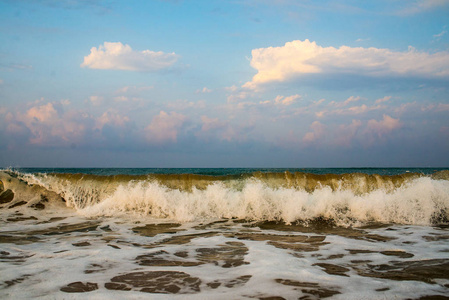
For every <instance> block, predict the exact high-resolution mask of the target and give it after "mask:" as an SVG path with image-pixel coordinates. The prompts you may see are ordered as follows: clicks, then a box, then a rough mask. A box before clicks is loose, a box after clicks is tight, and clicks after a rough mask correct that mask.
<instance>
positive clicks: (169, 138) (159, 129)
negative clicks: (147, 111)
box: [146, 111, 187, 144]
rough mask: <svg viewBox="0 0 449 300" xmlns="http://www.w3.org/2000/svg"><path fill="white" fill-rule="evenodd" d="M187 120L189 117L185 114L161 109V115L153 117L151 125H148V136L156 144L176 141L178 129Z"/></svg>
mask: <svg viewBox="0 0 449 300" xmlns="http://www.w3.org/2000/svg"><path fill="white" fill-rule="evenodd" d="M186 121H187V117H186V116H185V115H183V114H178V113H176V112H170V113H166V112H165V111H161V112H160V113H159V115H157V116H155V117H153V120H152V121H151V123H150V125H148V126H147V128H146V132H147V138H148V140H149V141H150V142H155V143H156V144H164V143H167V142H173V143H175V142H176V141H177V137H178V131H179V129H181V127H182V125H183V124H184V123H185V122H186Z"/></svg>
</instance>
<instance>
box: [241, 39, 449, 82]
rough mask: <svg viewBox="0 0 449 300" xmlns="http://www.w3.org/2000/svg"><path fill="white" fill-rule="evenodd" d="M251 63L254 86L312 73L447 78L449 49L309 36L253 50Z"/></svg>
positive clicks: (448, 74)
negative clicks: (332, 42)
mask: <svg viewBox="0 0 449 300" xmlns="http://www.w3.org/2000/svg"><path fill="white" fill-rule="evenodd" d="M251 66H252V67H253V68H254V69H256V70H257V74H256V75H254V77H253V79H252V81H250V82H247V83H245V84H244V85H243V87H245V88H251V89H256V88H258V87H259V86H260V85H262V84H265V83H270V82H283V81H287V80H290V79H292V78H295V77H298V76H306V75H310V74H357V75H363V76H372V77H381V76H401V77H426V78H447V77H449V52H446V51H443V52H437V53H432V54H431V53H426V52H419V51H416V50H415V49H414V48H413V47H409V49H408V51H405V52H397V51H392V50H389V49H380V48H373V47H371V48H362V47H348V46H341V47H340V48H334V47H321V46H319V45H317V44H316V42H311V41H309V40H308V39H306V40H304V41H299V40H296V41H292V42H288V43H286V44H285V45H284V46H281V47H268V48H260V49H254V50H252V58H251Z"/></svg>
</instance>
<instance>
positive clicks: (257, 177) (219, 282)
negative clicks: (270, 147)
mask: <svg viewBox="0 0 449 300" xmlns="http://www.w3.org/2000/svg"><path fill="white" fill-rule="evenodd" d="M0 181H1V183H0V216H1V219H0V268H1V272H0V298H2V299H3V298H11V299H27V298H28V299H29V298H33V299H35V298H42V299H48V298H52V299H53V298H55V299H66V298H83V299H84V298H86V297H89V298H92V299H124V298H132V299H136V298H139V299H140V298H143V297H146V296H150V297H151V298H155V299H173V298H174V299H176V298H179V299H199V298H200V299H320V298H329V299H362V298H363V299H445V298H441V297H446V296H447V295H448V294H449V272H447V270H449V169H447V168H332V169H331V168H312V169H302V168H296V169H292V168H278V169H273V168H269V169H263V168H182V169H181V168H180V169H163V168H162V169H155V168H153V169H145V168H86V169H83V168H75V169H68V168H66V169H51V168H16V169H11V168H5V169H3V170H0ZM147 293H149V294H147ZM429 297H433V298H429ZM438 297H439V298H438Z"/></svg>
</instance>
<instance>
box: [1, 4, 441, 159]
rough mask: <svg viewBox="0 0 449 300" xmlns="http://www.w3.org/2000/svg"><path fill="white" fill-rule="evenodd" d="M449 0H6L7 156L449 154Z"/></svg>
mask: <svg viewBox="0 0 449 300" xmlns="http://www.w3.org/2000/svg"><path fill="white" fill-rule="evenodd" d="M448 20H449V0H416V1H408V0H407V1H405V0H390V1H382V0H381V1H349V0H347V1H332V0H328V1H305V0H296V1H292V0H279V1H275V0H273V1H265V0H235V1H182V0H179V1H157V0H154V1H94V0H92V1H86V0H61V1H56V0H42V1H31V0H29V1H28V0H16V1H8V0H0V41H1V43H0V141H1V142H0V149H1V152H2V155H1V157H0V166H4V167H8V166H13V167H16V166H19V167H20V166H21V167H32V166H36V167H77V166H78V167H108V166H109V167H384V166H387V167H388V166H390V167H395V166H398V167H401V166H421V167H425V166H432V167H438V166H439V167H447V166H449V156H448V155H447V153H449V91H448V87H449V33H448V31H449V22H448Z"/></svg>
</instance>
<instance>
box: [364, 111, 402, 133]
mask: <svg viewBox="0 0 449 300" xmlns="http://www.w3.org/2000/svg"><path fill="white" fill-rule="evenodd" d="M401 126H402V123H401V122H400V121H399V119H394V118H392V117H390V116H389V115H386V114H384V115H383V119H382V120H380V121H377V120H374V119H373V120H369V121H368V124H367V131H368V132H371V133H373V134H375V135H377V136H378V137H382V136H384V135H385V134H387V133H390V132H391V131H393V130H395V129H398V128H400V127H401Z"/></svg>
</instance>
